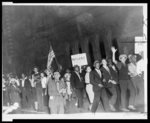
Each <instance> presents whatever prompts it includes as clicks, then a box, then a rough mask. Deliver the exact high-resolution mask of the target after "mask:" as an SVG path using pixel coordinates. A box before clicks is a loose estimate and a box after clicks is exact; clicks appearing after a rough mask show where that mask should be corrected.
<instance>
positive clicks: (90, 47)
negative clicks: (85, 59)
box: [88, 43, 94, 63]
mask: <svg viewBox="0 0 150 123" xmlns="http://www.w3.org/2000/svg"><path fill="white" fill-rule="evenodd" d="M88 47H89V56H90V59H91V62H90V63H94V55H93V48H92V44H91V43H89V44H88Z"/></svg>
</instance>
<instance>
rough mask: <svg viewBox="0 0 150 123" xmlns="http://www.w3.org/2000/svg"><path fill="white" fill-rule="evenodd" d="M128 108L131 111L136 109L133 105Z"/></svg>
mask: <svg viewBox="0 0 150 123" xmlns="http://www.w3.org/2000/svg"><path fill="white" fill-rule="evenodd" d="M128 108H129V109H131V110H136V108H135V107H134V106H133V105H129V106H128Z"/></svg>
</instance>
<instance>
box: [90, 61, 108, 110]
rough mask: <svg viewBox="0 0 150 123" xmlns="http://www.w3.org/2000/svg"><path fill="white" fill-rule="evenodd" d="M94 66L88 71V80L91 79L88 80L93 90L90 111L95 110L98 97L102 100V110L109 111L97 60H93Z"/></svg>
mask: <svg viewBox="0 0 150 123" xmlns="http://www.w3.org/2000/svg"><path fill="white" fill-rule="evenodd" d="M94 67H95V69H94V70H93V71H91V73H90V80H91V81H90V82H91V84H92V85H93V91H94V101H93V104H92V109H91V112H93V113H95V112H96V110H97V108H98V105H99V103H100V97H101V99H102V102H103V106H104V110H105V111H110V109H109V104H108V97H107V93H106V90H105V88H104V85H103V77H102V73H101V71H100V62H99V61H98V60H96V61H95V62H94Z"/></svg>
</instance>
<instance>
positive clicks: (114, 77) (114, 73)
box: [110, 67, 119, 83]
mask: <svg viewBox="0 0 150 123" xmlns="http://www.w3.org/2000/svg"><path fill="white" fill-rule="evenodd" d="M110 73H111V75H112V78H113V80H115V81H116V82H117V83H118V81H119V80H118V78H119V75H118V71H117V70H116V71H115V70H113V68H111V67H110Z"/></svg>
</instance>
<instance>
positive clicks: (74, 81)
mask: <svg viewBox="0 0 150 123" xmlns="http://www.w3.org/2000/svg"><path fill="white" fill-rule="evenodd" d="M70 79H71V86H72V88H73V90H74V91H75V93H76V96H77V98H78V108H82V107H83V89H84V82H83V80H82V77H81V74H80V67H79V66H78V65H75V66H74V72H73V73H72V74H71V78H70Z"/></svg>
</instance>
